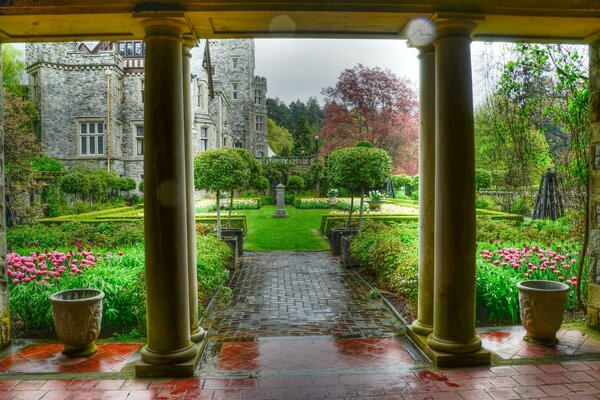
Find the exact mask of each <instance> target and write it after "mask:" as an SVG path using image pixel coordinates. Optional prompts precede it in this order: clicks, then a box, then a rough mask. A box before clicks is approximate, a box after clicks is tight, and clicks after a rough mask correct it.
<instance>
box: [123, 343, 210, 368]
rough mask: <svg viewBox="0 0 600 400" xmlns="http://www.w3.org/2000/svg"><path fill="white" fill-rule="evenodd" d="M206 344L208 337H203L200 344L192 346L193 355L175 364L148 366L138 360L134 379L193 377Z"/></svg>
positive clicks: (148, 364)
mask: <svg viewBox="0 0 600 400" xmlns="http://www.w3.org/2000/svg"><path fill="white" fill-rule="evenodd" d="M207 342H208V335H204V338H203V340H202V341H201V342H200V343H198V344H192V348H193V349H194V355H193V356H192V357H191V358H189V359H187V360H185V361H182V362H179V363H176V364H150V363H147V362H145V361H143V360H140V361H138V362H137V363H136V364H135V376H136V378H166V377H169V378H185V377H190V376H193V375H194V372H195V371H196V368H197V367H198V363H199V362H200V359H201V358H202V353H203V352H204V348H205V347H206V343H207ZM144 349H145V348H144ZM142 350H143V349H142Z"/></svg>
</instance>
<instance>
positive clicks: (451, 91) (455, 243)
mask: <svg viewBox="0 0 600 400" xmlns="http://www.w3.org/2000/svg"><path fill="white" fill-rule="evenodd" d="M473 27H474V24H473V23H472V22H470V21H463V20H444V21H441V22H438V24H437V38H436V40H435V42H434V46H435V84H436V96H435V98H436V110H435V117H436V138H435V141H436V148H435V155H436V157H435V235H434V236H435V237H434V243H435V251H434V264H435V278H434V306H433V334H432V335H430V336H429V338H428V340H427V344H428V345H429V347H431V349H432V350H435V351H438V352H444V353H450V354H455V355H461V357H462V355H463V354H468V353H475V352H478V351H479V350H480V349H481V339H480V338H479V337H478V336H477V335H476V334H475V256H476V254H475V253H476V242H475V141H474V135H473V129H474V128H473V93H472V87H471V85H472V81H471V53H470V43H471V38H470V33H471V31H472V29H473ZM459 358H460V357H459Z"/></svg>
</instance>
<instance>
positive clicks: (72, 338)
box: [48, 289, 104, 357]
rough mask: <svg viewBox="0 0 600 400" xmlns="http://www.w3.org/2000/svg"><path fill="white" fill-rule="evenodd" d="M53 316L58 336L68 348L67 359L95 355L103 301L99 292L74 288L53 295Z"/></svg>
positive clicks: (66, 348)
mask: <svg viewBox="0 0 600 400" xmlns="http://www.w3.org/2000/svg"><path fill="white" fill-rule="evenodd" d="M48 298H49V299H50V303H52V316H53V318H54V329H55V330H56V335H57V336H58V338H59V339H60V341H61V342H63V344H64V345H65V348H64V350H63V354H64V355H66V356H68V357H86V356H89V355H92V354H94V353H95V352H96V350H97V348H96V343H95V340H96V339H97V338H98V335H99V334H100V325H101V322H102V299H103V298H104V292H102V291H101V290H97V289H72V290H65V291H62V292H57V293H54V294H51V295H50V296H49V297H48Z"/></svg>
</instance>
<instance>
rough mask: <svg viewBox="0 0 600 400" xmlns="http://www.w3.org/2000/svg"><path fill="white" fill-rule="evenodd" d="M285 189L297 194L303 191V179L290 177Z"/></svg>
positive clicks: (296, 176)
mask: <svg viewBox="0 0 600 400" xmlns="http://www.w3.org/2000/svg"><path fill="white" fill-rule="evenodd" d="M286 186H287V189H289V190H291V191H293V192H295V193H297V192H298V191H300V190H302V189H304V179H302V177H301V176H298V175H292V176H290V177H289V178H288V180H287V185H286Z"/></svg>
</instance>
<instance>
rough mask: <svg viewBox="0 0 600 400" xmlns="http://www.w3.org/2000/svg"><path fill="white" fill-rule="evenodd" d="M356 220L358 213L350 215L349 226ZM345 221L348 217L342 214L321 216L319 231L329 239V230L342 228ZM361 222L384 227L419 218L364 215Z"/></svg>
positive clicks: (413, 216) (355, 222) (414, 220)
mask: <svg viewBox="0 0 600 400" xmlns="http://www.w3.org/2000/svg"><path fill="white" fill-rule="evenodd" d="M358 218H359V216H358V213H357V215H352V222H351V225H356V224H358ZM347 219H348V216H345V215H344V214H329V215H322V216H321V226H320V228H319V229H320V231H321V233H322V234H323V235H325V236H327V237H329V234H330V233H331V228H335V227H339V226H343V225H344V224H345V223H346V220H347ZM363 220H364V221H377V222H382V223H384V224H386V225H389V224H391V223H406V222H416V221H418V220H419V217H418V216H416V215H405V214H401V215H400V214H398V215H393V214H377V215H372V214H366V215H363Z"/></svg>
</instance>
